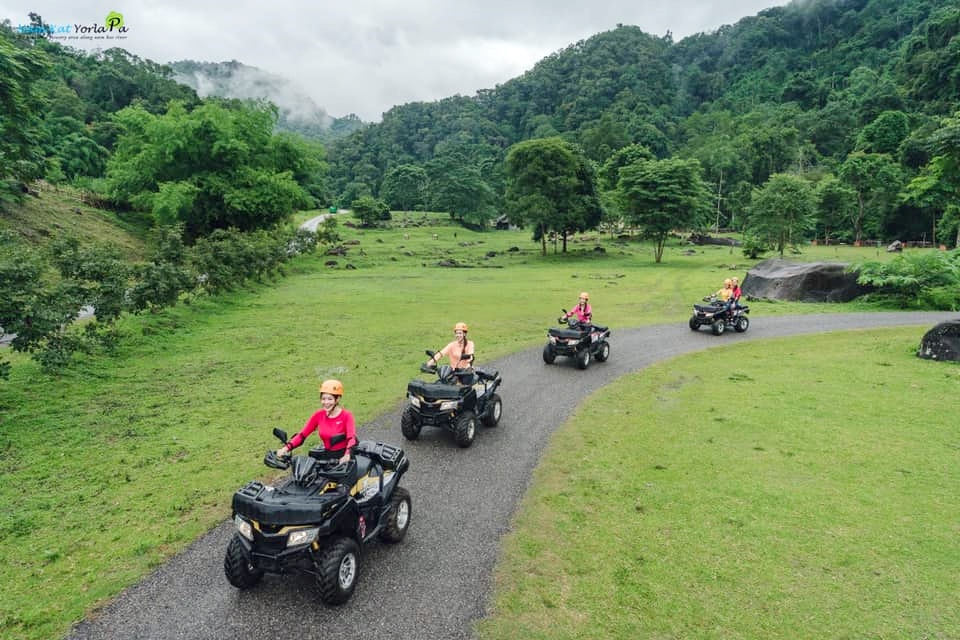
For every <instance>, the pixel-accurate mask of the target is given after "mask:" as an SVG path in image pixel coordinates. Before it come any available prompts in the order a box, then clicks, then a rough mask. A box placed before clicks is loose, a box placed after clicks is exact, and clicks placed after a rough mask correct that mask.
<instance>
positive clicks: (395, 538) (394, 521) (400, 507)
mask: <svg viewBox="0 0 960 640" xmlns="http://www.w3.org/2000/svg"><path fill="white" fill-rule="evenodd" d="M410 511H411V502H410V492H409V491H407V490H406V489H404V488H403V487H397V488H396V489H394V490H393V495H392V496H390V512H389V513H388V514H387V524H386V526H385V527H384V528H383V529H381V530H380V539H381V540H383V541H384V542H389V543H394V542H400V541H401V540H403V537H404V536H405V535H407V529H409V528H410Z"/></svg>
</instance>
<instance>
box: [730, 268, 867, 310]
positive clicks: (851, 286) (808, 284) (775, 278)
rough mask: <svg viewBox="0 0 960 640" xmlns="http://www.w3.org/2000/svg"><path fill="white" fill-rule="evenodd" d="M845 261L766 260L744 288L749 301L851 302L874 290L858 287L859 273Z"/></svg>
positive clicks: (748, 278) (748, 276)
mask: <svg viewBox="0 0 960 640" xmlns="http://www.w3.org/2000/svg"><path fill="white" fill-rule="evenodd" d="M848 266H849V265H847V264H846V263H842V262H791V261H789V260H782V259H779V258H772V259H770V260H764V261H763V262H761V263H759V264H757V265H756V266H754V267H753V268H752V269H750V270H749V271H748V272H747V276H746V277H745V278H744V279H743V283H742V284H741V288H742V289H743V295H744V296H746V297H747V298H755V299H766V300H792V301H795V302H848V301H850V300H853V299H854V298H856V297H858V296H861V295H863V294H864V293H867V292H869V291H871V290H872V289H871V288H870V287H866V286H863V285H860V284H857V273H856V272H854V271H848Z"/></svg>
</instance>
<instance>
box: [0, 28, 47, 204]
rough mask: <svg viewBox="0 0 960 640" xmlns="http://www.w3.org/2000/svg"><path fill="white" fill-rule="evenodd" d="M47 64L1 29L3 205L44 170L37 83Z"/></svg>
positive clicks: (0, 175) (0, 164) (0, 189)
mask: <svg viewBox="0 0 960 640" xmlns="http://www.w3.org/2000/svg"><path fill="white" fill-rule="evenodd" d="M47 65H48V62H47V59H46V56H44V55H43V53H42V52H40V51H38V50H34V49H24V48H20V47H18V46H17V45H16V43H15V41H13V40H12V39H8V36H7V35H6V32H3V31H0V208H2V206H3V203H4V201H7V200H12V199H16V198H17V197H18V194H19V193H20V183H21V182H25V181H29V180H33V179H34V178H38V177H41V176H42V175H43V173H44V160H43V156H42V150H41V147H40V130H39V127H40V104H39V102H38V100H39V98H38V96H37V94H36V92H35V91H34V86H33V85H34V82H35V81H36V80H37V79H38V78H39V77H40V76H41V75H42V74H43V73H44V72H45V70H46V68H47Z"/></svg>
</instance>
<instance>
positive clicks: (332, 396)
mask: <svg viewBox="0 0 960 640" xmlns="http://www.w3.org/2000/svg"><path fill="white" fill-rule="evenodd" d="M342 396H343V383H342V382H340V381H339V380H324V381H323V384H321V385H320V405H321V406H322V407H323V408H322V409H320V410H319V411H317V412H316V413H314V414H313V415H312V416H310V419H309V420H307V424H305V425H304V426H303V429H301V430H300V433H298V434H297V435H295V436H293V437H292V438H290V442H288V443H287V444H285V445H284V446H283V447H282V448H280V449H277V455H278V456H288V455H290V452H291V451H292V450H294V449H296V448H297V447H299V446H300V445H301V444H303V441H304V440H306V439H307V436H309V435H310V434H311V433H313V432H314V431H316V432H317V435H318V436H320V439H321V440H322V441H323V446H324V447H325V448H326V449H327V451H343V455H342V456H340V462H341V463H343V462H347V461H349V460H350V450H351V449H352V448H353V447H354V446H356V444H357V429H356V423H355V422H354V420H353V414H352V413H350V412H349V411H347V410H346V409H344V408H343V407H341V406H340V398H341V397H342Z"/></svg>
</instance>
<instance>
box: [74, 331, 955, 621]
mask: <svg viewBox="0 0 960 640" xmlns="http://www.w3.org/2000/svg"><path fill="white" fill-rule="evenodd" d="M956 317H957V314H956V313H909V312H906V313H851V314H823V315H813V316H792V317H778V318H754V323H753V324H752V325H751V327H750V330H749V331H748V332H747V333H744V334H737V333H734V332H730V333H725V334H724V335H722V336H713V335H712V334H711V333H710V332H709V330H708V329H706V328H703V329H701V330H700V331H697V332H693V331H690V330H689V329H688V328H687V326H686V323H685V322H684V323H678V324H671V325H658V326H652V327H642V328H637V329H627V330H619V329H617V328H616V327H613V328H612V335H611V347H612V349H611V356H610V360H609V361H607V362H605V363H596V362H595V363H594V364H592V365H591V366H590V368H589V369H588V370H587V371H580V370H578V369H576V367H575V366H574V365H573V362H572V361H571V360H568V359H565V358H559V359H558V360H557V364H555V365H553V366H547V365H544V363H543V361H542V360H541V357H540V350H541V348H540V347H537V348H534V349H529V350H526V351H523V352H520V353H515V354H513V355H510V356H508V357H506V358H503V359H501V360H498V361H496V362H493V363H488V364H487V365H486V366H489V367H492V368H496V369H499V370H500V372H501V374H502V375H503V379H504V383H503V386H502V388H501V389H502V390H501V396H502V397H503V420H502V421H501V423H500V426H499V427H497V428H495V429H487V428H484V427H481V428H480V431H479V432H478V433H477V439H476V440H475V441H474V444H473V446H472V447H471V448H469V449H459V448H457V447H456V446H455V445H454V444H453V442H452V440H451V439H450V438H449V437H447V435H446V434H444V433H442V432H441V431H440V430H437V429H430V428H427V429H424V431H423V434H422V435H421V438H420V440H418V441H416V442H406V441H404V440H403V437H402V436H401V434H400V428H399V421H400V420H399V418H400V415H399V408H398V409H397V410H396V411H394V412H391V413H388V414H385V415H383V416H380V417H379V418H378V419H376V420H375V421H373V422H371V423H368V424H365V425H363V426H362V427H361V429H360V437H361V438H364V439H367V438H370V439H380V440H385V441H388V442H395V443H398V444H401V445H402V446H403V447H404V449H405V450H406V451H407V454H408V455H409V457H410V459H411V466H410V471H409V472H407V474H406V476H405V477H404V481H403V484H404V485H405V486H406V487H407V488H408V489H409V490H410V492H411V493H412V495H413V520H412V522H411V527H410V531H409V533H408V535H407V538H406V539H405V540H404V542H402V543H401V544H399V545H396V546H387V545H381V544H376V543H375V544H373V545H371V546H370V547H368V553H367V555H366V556H365V557H364V566H363V570H362V574H361V577H360V581H359V584H358V586H357V591H356V593H355V594H354V596H353V598H352V600H351V601H350V602H348V603H347V604H345V605H343V606H340V607H327V606H324V605H322V604H321V603H320V602H319V599H318V598H317V595H316V592H315V590H314V587H313V583H312V581H311V580H310V579H308V578H306V577H297V576H294V577H286V578H282V579H281V578H278V577H275V576H267V577H265V578H264V580H263V582H262V583H261V584H260V585H259V586H257V587H256V588H254V589H252V590H249V591H243V592H241V591H238V590H237V589H234V588H233V587H231V586H230V585H229V584H228V583H227V580H226V578H225V577H224V574H223V555H224V551H225V550H226V547H227V543H228V542H229V540H230V537H231V536H232V535H233V525H232V523H230V522H224V523H223V524H221V525H220V526H218V527H217V528H215V529H214V530H213V531H211V532H210V533H208V534H206V535H204V536H203V537H202V538H200V539H199V540H197V541H196V542H195V543H194V544H193V545H191V546H190V547H189V548H188V549H187V550H186V551H184V552H183V553H182V554H180V555H178V556H176V557H174V558H172V559H171V560H170V561H169V562H167V563H166V564H165V565H164V566H162V567H161V568H159V569H158V570H157V571H155V572H154V573H153V574H151V575H150V576H148V577H147V578H146V579H144V580H143V581H142V582H141V583H139V584H137V585H135V586H133V587H131V588H130V589H128V590H126V591H125V592H124V593H122V594H121V595H120V596H119V597H118V598H117V599H116V600H115V601H114V602H113V603H112V604H110V605H109V606H107V607H105V608H104V609H103V610H102V611H100V612H98V613H97V614H96V616H95V617H93V618H91V619H89V620H85V621H83V622H81V623H79V624H78V625H76V626H75V627H74V628H73V630H72V631H71V633H70V634H69V636H68V640H108V639H109V640H125V639H130V640H173V639H175V638H177V639H180V638H183V639H190V640H195V639H203V640H220V639H223V640H235V639H236V638H273V637H281V636H286V635H289V634H291V633H293V634H296V636H300V637H311V638H313V637H316V638H319V637H328V636H331V637H332V636H334V635H335V636H336V637H337V638H338V639H340V640H348V639H354V638H355V639H357V640H360V639H361V638H362V639H364V640H366V639H367V638H371V637H389V638H391V639H393V640H404V639H411V640H414V639H416V640H432V639H437V640H441V639H442V640H451V639H459V638H464V639H465V638H470V637H471V635H472V626H471V625H472V623H473V622H474V621H475V620H477V619H478V618H480V617H482V616H483V615H484V613H485V610H486V607H487V605H488V602H489V598H490V594H491V587H492V573H493V568H494V565H495V563H496V560H497V557H498V554H499V550H500V541H501V537H502V536H503V534H504V533H505V532H506V531H507V530H508V528H509V526H510V522H511V519H512V516H513V513H514V511H515V509H516V508H517V505H518V503H519V500H520V499H521V497H522V496H523V494H524V492H525V491H526V489H527V485H528V482H529V480H530V477H531V471H532V469H533V467H534V466H535V465H536V464H537V461H538V460H539V459H540V456H541V454H542V453H543V451H544V448H545V446H546V443H547V441H548V439H549V437H550V434H551V433H552V432H553V430H554V429H555V428H556V427H557V426H558V425H561V424H563V423H564V422H565V421H566V420H567V419H568V418H569V417H570V416H571V415H572V413H573V411H574V410H575V408H576V407H577V405H578V404H580V403H581V402H582V401H583V399H584V398H586V397H587V396H588V395H590V394H591V393H593V392H594V391H596V390H597V389H599V388H600V387H602V386H604V385H606V384H607V383H608V382H610V381H612V380H614V379H616V378H618V377H620V376H622V375H624V374H626V373H630V372H633V371H637V370H639V369H643V368H644V367H647V366H649V365H651V364H653V363H655V362H658V361H661V360H665V359H669V358H673V357H675V356H678V355H681V354H685V353H690V352H694V351H700V350H704V349H708V348H710V347H715V346H719V345H726V344H733V343H735V342H740V341H743V340H750V341H754V340H760V339H763V338H775V337H781V336H791V335H801V334H810V333H819V332H825V331H838V330H850V329H866V328H877V327H888V326H914V325H915V326H917V327H918V328H917V343H918V344H919V342H920V338H921V337H922V336H923V333H924V332H925V331H926V330H927V329H929V328H931V327H933V326H934V325H935V324H937V323H938V322H942V321H945V320H952V319H955V318H956ZM398 393H402V390H398ZM225 516H229V514H225Z"/></svg>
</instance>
